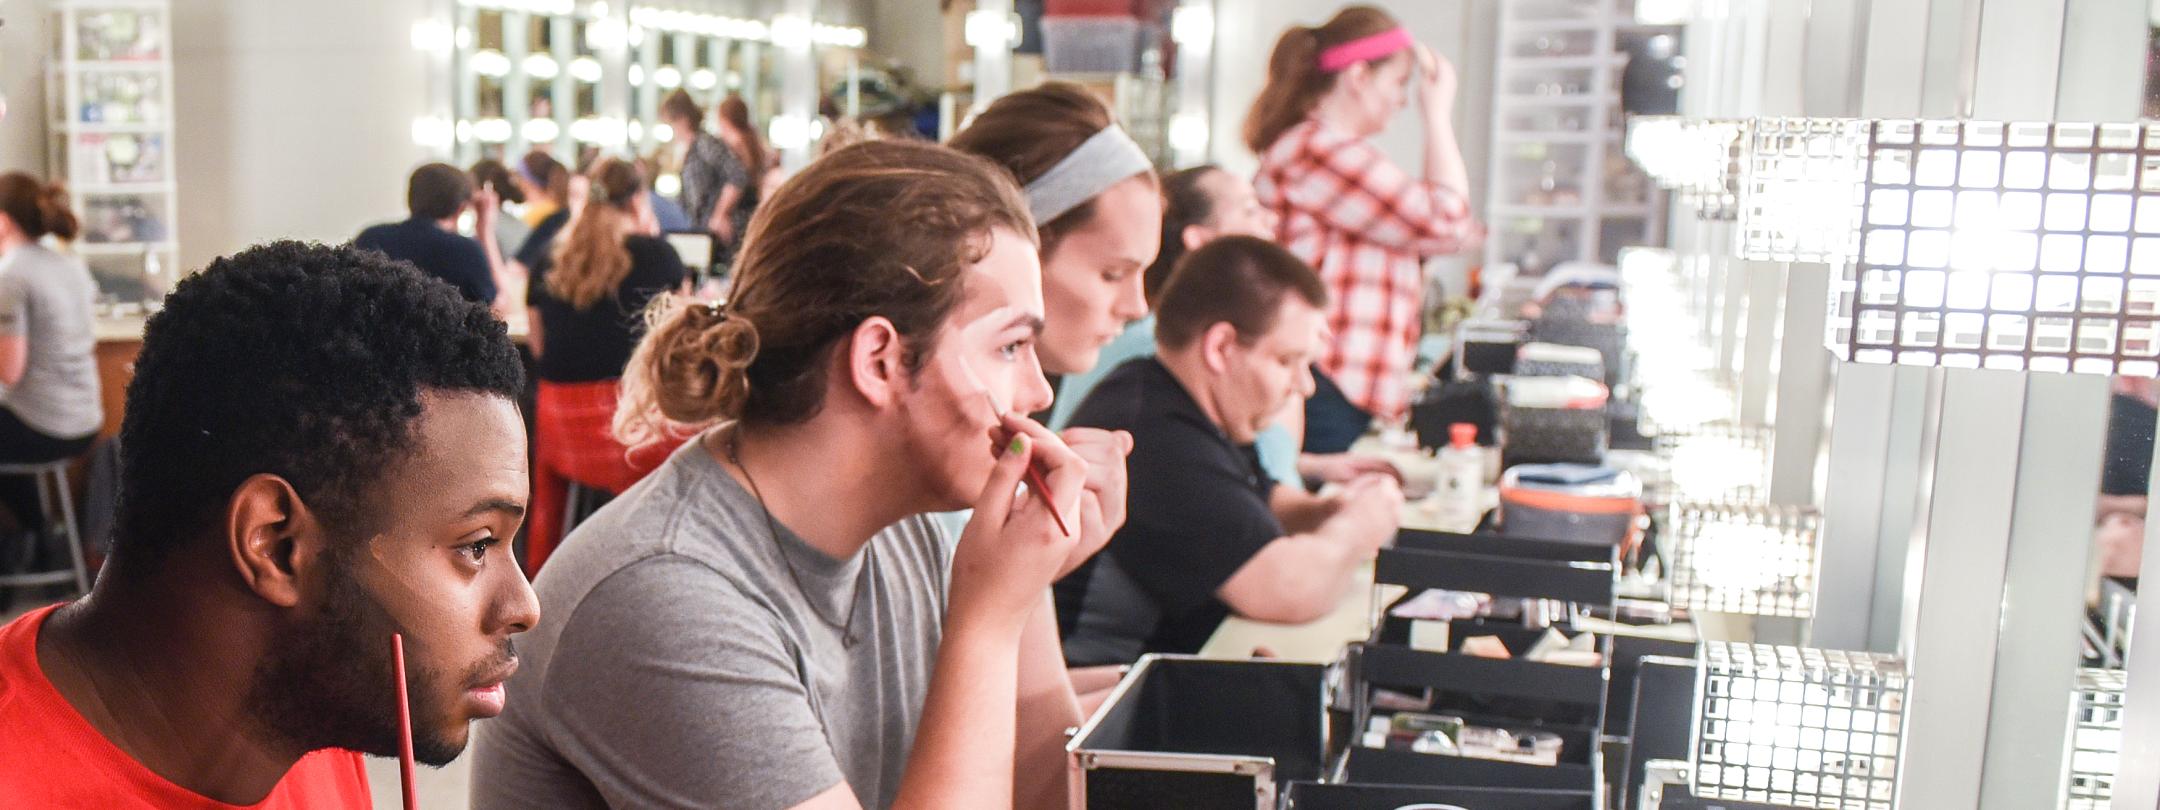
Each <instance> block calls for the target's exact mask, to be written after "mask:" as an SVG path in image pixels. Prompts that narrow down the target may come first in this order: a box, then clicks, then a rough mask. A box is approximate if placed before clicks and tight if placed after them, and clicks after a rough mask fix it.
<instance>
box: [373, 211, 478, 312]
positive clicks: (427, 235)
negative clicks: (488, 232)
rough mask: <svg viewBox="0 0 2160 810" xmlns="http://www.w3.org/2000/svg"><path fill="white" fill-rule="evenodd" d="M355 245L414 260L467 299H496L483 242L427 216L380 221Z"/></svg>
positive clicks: (412, 261)
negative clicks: (433, 220)
mask: <svg viewBox="0 0 2160 810" xmlns="http://www.w3.org/2000/svg"><path fill="white" fill-rule="evenodd" d="M352 244H353V247H356V248H360V249H361V250H372V251H375V252H377V253H381V254H383V255H385V256H388V257H390V258H392V259H397V260H399V261H406V262H411V263H412V265H413V266H414V267H418V268H420V272H423V273H426V274H428V275H431V276H434V277H436V278H439V279H442V280H444V281H447V282H450V284H451V286H454V287H456V288H458V292H460V293H463V294H464V295H465V298H466V300H469V301H477V302H479V303H482V304H493V303H495V274H494V272H492V271H490V270H489V269H488V260H487V251H486V250H485V249H483V248H481V247H480V243H479V242H476V241H473V240H472V239H469V238H466V237H463V236H459V235H457V234H454V233H451V232H449V231H446V230H443V229H442V226H440V225H437V224H435V223H433V222H429V221H427V220H423V219H408V220H405V221H404V222H391V223H385V224H382V225H376V226H374V227H372V228H369V229H367V230H364V231H361V232H360V235H359V236H356V237H353V241H352Z"/></svg>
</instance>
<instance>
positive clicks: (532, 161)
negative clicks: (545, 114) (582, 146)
mask: <svg viewBox="0 0 2160 810" xmlns="http://www.w3.org/2000/svg"><path fill="white" fill-rule="evenodd" d="M513 179H514V181H515V182H516V183H517V185H518V188H519V190H521V191H522V192H524V197H525V216H524V221H525V227H526V228H528V229H535V230H537V229H538V228H539V227H540V224H541V223H543V222H546V221H547V220H548V219H549V218H552V217H554V216H555V215H556V214H559V213H562V212H563V211H564V209H566V208H569V207H570V167H568V166H564V165H563V163H562V161H560V160H556V159H555V156H554V155H550V154H548V153H547V152H544V151H541V150H539V149H534V150H532V151H529V152H526V153H525V156H524V157H521V158H518V162H517V172H516V175H515V177H514V178H513Z"/></svg>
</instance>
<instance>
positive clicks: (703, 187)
mask: <svg viewBox="0 0 2160 810" xmlns="http://www.w3.org/2000/svg"><path fill="white" fill-rule="evenodd" d="M660 120H661V122H662V123H665V124H667V125H668V126H669V127H670V128H672V129H674V131H675V137H674V138H673V139H672V141H671V142H672V143H673V144H674V145H675V150H676V153H677V155H676V157H677V159H676V161H675V163H676V165H678V166H681V167H682V172H681V174H682V195H681V197H680V198H679V199H680V200H681V201H682V207H683V212H684V213H686V214H689V215H690V223H691V225H692V226H694V227H699V228H704V229H705V230H707V231H709V232H711V233H712V235H713V237H714V238H715V239H717V240H718V248H719V249H718V250H717V251H716V255H715V258H716V260H717V261H716V263H718V264H726V263H727V262H728V260H729V259H731V258H733V257H734V255H735V251H736V249H737V247H738V245H739V243H740V242H741V240H742V236H743V229H742V228H739V227H737V226H736V211H737V207H738V206H740V205H741V204H742V201H743V200H744V199H752V200H754V199H755V195H756V194H757V188H756V180H755V178H754V177H753V176H752V175H751V174H750V172H749V169H748V168H746V167H745V166H744V165H743V162H742V160H741V159H740V158H737V157H736V155H735V150H732V149H729V148H728V147H727V144H726V143H723V142H721V140H720V139H719V138H718V137H716V136H714V135H713V134H712V133H710V132H706V131H705V128H704V126H703V125H702V123H701V122H703V121H704V120H705V111H704V110H703V109H702V108H700V107H698V105H697V102H695V101H692V100H691V99H690V94H689V93H688V92H685V91H683V90H681V89H677V90H676V91H675V92H673V93H669V94H668V97H667V99H666V100H665V101H662V102H660ZM753 204H755V203H754V202H753ZM743 222H744V224H745V225H747V223H748V217H744V218H743Z"/></svg>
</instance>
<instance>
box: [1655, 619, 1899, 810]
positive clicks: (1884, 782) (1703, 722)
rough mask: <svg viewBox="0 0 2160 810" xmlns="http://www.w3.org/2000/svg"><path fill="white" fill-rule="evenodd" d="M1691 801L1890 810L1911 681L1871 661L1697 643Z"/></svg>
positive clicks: (1895, 667) (1831, 653)
mask: <svg viewBox="0 0 2160 810" xmlns="http://www.w3.org/2000/svg"><path fill="white" fill-rule="evenodd" d="M1697 667H1698V670H1699V672H1700V673H1701V674H1700V675H1699V676H1698V677H1699V680H1698V681H1697V683H1698V684H1699V685H1700V686H1699V689H1698V694H1697V696H1696V698H1697V704H1696V707H1695V721H1694V725H1695V735H1694V736H1695V746H1694V751H1693V755H1692V759H1693V764H1694V767H1693V769H1692V770H1693V771H1694V781H1695V785H1694V793H1695V796H1696V797H1697V798H1703V799H1725V800H1736V801H1751V802H1761V803H1768V804H1776V805H1779V806H1791V807H1835V808H1842V809H1847V810H1891V809H1892V808H1894V807H1895V806H1896V803H1897V767H1898V753H1899V750H1900V744H1901V742H1902V740H1903V737H1904V733H1905V704H1906V696H1907V694H1908V692H1909V691H1910V689H1911V686H1912V682H1911V678H1910V676H1909V675H1908V673H1907V670H1906V667H1905V663H1904V661H1903V659H1900V658H1898V657H1896V656H1892V655H1885V654H1881V653H1868V652H1847V651H1843V650H1817V649H1809V648H1802V647H1786V646H1773V645H1768V644H1746V643H1739V642H1726V641H1706V642H1703V644H1702V647H1701V652H1700V654H1699V658H1698V661H1697Z"/></svg>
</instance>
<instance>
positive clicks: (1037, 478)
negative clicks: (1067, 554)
mask: <svg viewBox="0 0 2160 810" xmlns="http://www.w3.org/2000/svg"><path fill="white" fill-rule="evenodd" d="M1027 485H1028V489H1032V490H1034V491H1035V497H1038V498H1041V499H1042V502H1043V506H1046V507H1049V509H1050V519H1051V520H1054V521H1057V527H1058V532H1059V533H1061V534H1063V535H1065V536H1066V537H1071V536H1072V530H1071V529H1068V528H1065V516H1064V515H1060V514H1058V508H1057V504H1056V503H1053V502H1051V500H1050V486H1049V485H1048V484H1044V483H1043V477H1042V472H1041V471H1038V470H1036V469H1035V465H1034V464H1032V463H1031V464H1029V465H1028V466H1027Z"/></svg>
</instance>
